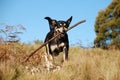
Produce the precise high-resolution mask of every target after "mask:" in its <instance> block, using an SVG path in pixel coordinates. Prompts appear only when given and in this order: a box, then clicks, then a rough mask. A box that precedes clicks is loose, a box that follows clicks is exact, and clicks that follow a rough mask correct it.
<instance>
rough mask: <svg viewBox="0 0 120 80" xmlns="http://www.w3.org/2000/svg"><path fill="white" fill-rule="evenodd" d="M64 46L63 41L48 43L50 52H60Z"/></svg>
mask: <svg viewBox="0 0 120 80" xmlns="http://www.w3.org/2000/svg"><path fill="white" fill-rule="evenodd" d="M64 46H65V43H64V42H61V43H59V44H52V45H50V49H51V51H52V52H54V51H58V52H61V51H62V50H63V48H64Z"/></svg>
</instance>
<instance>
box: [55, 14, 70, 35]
mask: <svg viewBox="0 0 120 80" xmlns="http://www.w3.org/2000/svg"><path fill="white" fill-rule="evenodd" d="M71 21H72V16H71V17H70V18H69V19H68V20H67V21H62V20H60V21H57V26H56V27H55V31H56V32H61V33H64V32H65V31H66V30H67V29H68V27H69V25H70V23H71Z"/></svg>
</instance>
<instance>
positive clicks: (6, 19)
mask: <svg viewBox="0 0 120 80" xmlns="http://www.w3.org/2000/svg"><path fill="white" fill-rule="evenodd" d="M111 2H112V0H0V24H2V23H5V24H9V25H18V24H22V25H23V26H24V27H25V28H26V31H25V32H24V34H22V35H21V36H20V38H21V41H22V42H27V43H30V42H33V41H34V40H37V39H39V40H42V41H44V39H45V36H46V34H47V33H48V31H49V25H48V22H47V20H45V19H44V17H46V16H49V17H51V18H53V19H56V20H67V19H68V18H69V17H70V16H73V19H72V22H71V25H73V24H75V23H76V22H78V21H80V20H86V22H85V23H83V24H80V25H79V26H77V27H76V28H74V29H72V30H70V31H69V32H68V35H69V42H70V44H77V43H78V42H79V43H80V44H82V45H83V46H88V45H91V44H93V42H94V39H95V37H96V35H95V32H94V24H95V19H96V16H97V15H98V12H99V11H100V10H104V9H105V8H106V7H107V6H108V5H109V4H110V3H111ZM71 25H70V26H71Z"/></svg>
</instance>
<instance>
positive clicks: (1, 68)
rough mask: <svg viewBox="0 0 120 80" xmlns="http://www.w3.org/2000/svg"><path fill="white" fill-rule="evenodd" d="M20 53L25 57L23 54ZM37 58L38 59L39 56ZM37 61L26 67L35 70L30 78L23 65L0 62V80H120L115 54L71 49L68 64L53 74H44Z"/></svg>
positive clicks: (118, 59) (119, 55)
mask: <svg viewBox="0 0 120 80" xmlns="http://www.w3.org/2000/svg"><path fill="white" fill-rule="evenodd" d="M24 48H26V50H28V49H29V48H31V47H28V46H27V47H26V46H25V47H24ZM32 49H34V46H32ZM22 50H23V49H22ZM29 50H30V49H29ZM23 51H24V52H25V54H27V53H26V52H27V51H25V50H23ZM43 51H44V50H43ZM21 56H22V55H21ZM36 56H37V54H36ZM61 56H62V55H60V56H58V57H57V59H56V61H57V62H56V63H57V64H61V62H60V61H61V58H62V57H61ZM35 58H36V57H35ZM39 58H41V57H40V55H39ZM38 60H39V59H38ZM31 61H32V62H34V59H31ZM31 61H30V62H31ZM40 61H41V59H40V60H39V64H38V61H36V62H37V65H36V64H35V65H34V64H33V65H32V66H31V65H29V64H31V63H28V64H26V65H27V66H30V68H32V67H35V68H37V69H39V71H38V72H36V73H35V74H33V75H32V74H31V73H30V70H31V69H26V68H25V66H26V65H21V64H20V63H14V61H12V60H9V61H7V62H6V63H5V62H4V61H1V62H0V80H120V51H119V50H102V49H89V50H85V49H81V48H79V47H71V48H70V51H69V61H68V62H65V63H64V64H63V65H61V66H62V68H61V69H60V70H59V71H56V72H49V71H46V70H45V68H43V67H42V63H41V62H40Z"/></svg>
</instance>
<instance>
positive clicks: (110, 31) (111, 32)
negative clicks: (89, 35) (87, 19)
mask: <svg viewBox="0 0 120 80" xmlns="http://www.w3.org/2000/svg"><path fill="white" fill-rule="evenodd" d="M94 27H95V33H96V38H95V40H94V45H95V46H96V47H102V48H108V47H111V46H116V47H117V48H119V49H120V0H113V1H112V2H111V4H110V5H109V6H108V7H107V8H106V9H105V10H101V11H100V12H99V13H98V16H97V17H96V22H95V25H94Z"/></svg>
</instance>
